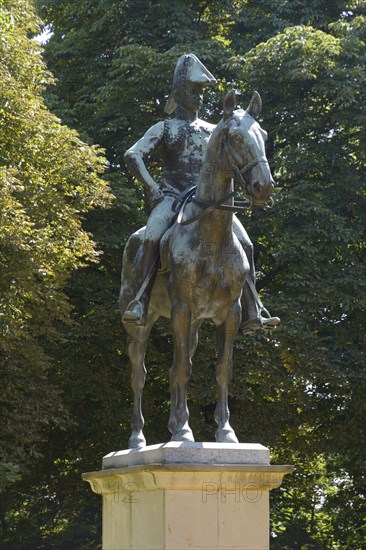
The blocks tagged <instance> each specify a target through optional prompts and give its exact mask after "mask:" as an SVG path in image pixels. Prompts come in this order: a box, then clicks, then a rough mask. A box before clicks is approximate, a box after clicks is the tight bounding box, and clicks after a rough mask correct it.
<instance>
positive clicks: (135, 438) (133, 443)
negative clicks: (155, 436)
mask: <svg viewBox="0 0 366 550" xmlns="http://www.w3.org/2000/svg"><path fill="white" fill-rule="evenodd" d="M143 447H146V439H145V436H144V434H143V433H142V432H138V433H136V434H134V433H133V434H132V435H131V437H130V439H129V441H128V448H129V449H142V448H143Z"/></svg>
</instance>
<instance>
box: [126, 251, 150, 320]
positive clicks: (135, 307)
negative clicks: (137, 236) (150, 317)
mask: <svg viewBox="0 0 366 550" xmlns="http://www.w3.org/2000/svg"><path fill="white" fill-rule="evenodd" d="M143 247H144V250H143V256H142V262H141V285H142V286H141V288H140V291H139V292H138V294H137V295H136V297H135V299H134V300H132V301H131V302H130V303H129V304H128V306H127V308H126V311H125V312H124V314H123V317H122V321H123V323H132V324H135V325H138V326H144V325H145V323H146V316H147V311H148V308H149V301H150V294H151V290H152V287H153V286H154V282H155V277H156V271H157V261H156V260H157V254H158V246H157V245H156V244H155V243H154V242H153V241H145V242H144V245H143ZM143 287H144V288H143ZM141 290H142V292H141Z"/></svg>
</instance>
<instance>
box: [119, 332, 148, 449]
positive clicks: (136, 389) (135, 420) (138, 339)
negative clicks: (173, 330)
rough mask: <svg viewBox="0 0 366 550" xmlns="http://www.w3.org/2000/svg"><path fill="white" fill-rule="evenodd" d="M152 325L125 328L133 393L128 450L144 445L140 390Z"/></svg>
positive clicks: (144, 372)
mask: <svg viewBox="0 0 366 550" xmlns="http://www.w3.org/2000/svg"><path fill="white" fill-rule="evenodd" d="M152 324H153V322H150V323H149V324H147V325H146V326H136V325H129V326H126V329H127V331H128V339H127V352H128V356H129V358H130V364H131V388H132V393H133V410H132V416H131V429H132V433H131V437H130V439H129V442H128V447H129V449H139V448H141V447H145V445H146V439H145V436H144V434H143V428H144V417H143V415H142V390H143V388H144V385H145V379H146V368H145V352H146V345H147V339H148V336H149V334H150V330H151V327H152Z"/></svg>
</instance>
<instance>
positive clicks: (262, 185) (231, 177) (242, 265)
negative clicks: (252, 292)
mask: <svg viewBox="0 0 366 550" xmlns="http://www.w3.org/2000/svg"><path fill="white" fill-rule="evenodd" d="M260 111H261V99H260V96H259V94H258V93H257V92H254V94H253V97H252V99H251V101H250V104H249V106H248V108H247V109H246V110H243V109H240V108H237V105H236V95H235V91H233V90H232V91H230V92H229V93H228V94H227V95H226V97H225V99H224V116H223V118H222V120H221V121H220V122H219V123H218V125H217V126H216V128H215V129H214V131H213V133H212V135H211V137H210V139H209V142H208V146H207V150H206V154H205V157H204V162H203V166H202V170H201V174H200V178H199V181H198V184H197V188H196V190H195V195H194V197H193V198H192V197H191V198H187V199H186V200H185V202H184V203H183V206H182V209H181V211H180V213H179V215H178V219H177V221H176V222H175V223H174V224H173V226H172V227H171V228H170V229H169V230H168V231H167V232H166V233H165V235H164V236H163V238H162V240H161V244H160V259H161V264H162V266H163V268H162V269H161V270H159V272H158V275H157V277H156V279H155V283H154V287H153V290H152V293H151V298H150V304H149V309H148V313H147V319H146V323H145V325H144V326H138V325H131V324H129V323H125V328H126V331H127V333H128V340H127V351H128V355H129V359H130V362H131V386H132V391H133V414H132V418H131V428H132V434H131V437H130V439H129V447H130V448H141V447H144V446H145V445H146V440H145V437H144V434H143V426H144V419H143V415H142V407H141V402H142V391H143V387H144V384H145V378H146V368H145V352H146V345H147V340H148V337H149V333H150V330H151V327H152V326H153V324H154V323H155V321H156V320H157V319H158V318H159V317H161V316H163V317H166V318H171V325H172V331H173V341H174V359H173V364H172V367H171V369H170V391H171V408H170V417H169V423H168V428H169V430H170V432H171V434H172V437H171V440H172V441H194V437H193V433H192V430H191V428H190V427H189V423H188V420H189V411H188V406H187V384H188V381H189V378H190V375H191V370H192V358H193V356H194V353H195V350H196V347H197V344H198V330H199V327H200V325H201V324H202V322H203V321H204V319H211V320H212V321H213V322H214V323H215V325H216V326H217V365H216V380H217V385H218V399H217V405H216V410H215V421H216V423H217V426H218V428H217V431H216V441H217V442H221V443H238V439H237V437H236V435H235V433H234V430H233V429H232V427H231V426H230V423H229V408H228V386H229V381H230V378H231V375H232V363H233V360H232V356H233V345H234V339H235V337H236V334H237V332H238V330H239V326H240V322H241V314H242V306H241V296H242V289H243V286H244V283H245V281H246V277H247V275H248V272H249V263H248V260H247V257H246V255H245V253H244V251H243V248H242V246H241V244H240V242H239V239H238V237H237V236H236V235H235V233H234V231H233V216H234V214H235V211H237V210H238V209H240V207H239V206H237V205H236V204H234V198H233V197H234V183H235V184H237V185H239V186H240V187H241V188H242V191H243V192H244V193H245V194H246V195H248V197H249V199H250V201H249V204H253V205H254V206H262V207H264V206H266V205H268V203H269V201H270V197H271V194H272V191H273V188H274V181H273V178H272V175H271V171H270V167H269V165H268V161H267V158H266V154H265V147H264V144H265V138H266V132H265V131H264V130H262V128H261V127H260V125H259V124H258V122H256V120H255V118H256V117H258V116H259V113H260ZM249 204H248V205H249ZM248 205H247V206H248ZM143 235H144V228H142V229H140V230H138V231H137V232H136V233H134V234H133V235H132V236H131V237H130V238H129V240H128V242H127V245H126V248H125V251H124V256H123V266H122V284H121V292H120V297H119V305H120V311H121V314H122V315H123V312H124V311H125V309H126V306H127V304H128V303H129V302H130V301H131V300H132V299H133V297H134V296H135V295H136V291H137V289H136V285H135V284H134V280H135V276H134V275H135V274H136V272H137V270H138V269H139V264H140V262H141V246H140V245H141V242H142V239H143Z"/></svg>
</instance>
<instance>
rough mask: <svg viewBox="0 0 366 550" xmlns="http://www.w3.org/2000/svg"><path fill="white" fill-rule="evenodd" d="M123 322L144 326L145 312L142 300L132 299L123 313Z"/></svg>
mask: <svg viewBox="0 0 366 550" xmlns="http://www.w3.org/2000/svg"><path fill="white" fill-rule="evenodd" d="M122 322H123V323H131V324H134V325H139V326H143V325H144V324H145V312H144V308H143V306H142V303H141V302H140V300H132V301H131V302H130V303H129V304H128V306H127V308H126V311H125V312H124V314H123V317H122Z"/></svg>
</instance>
